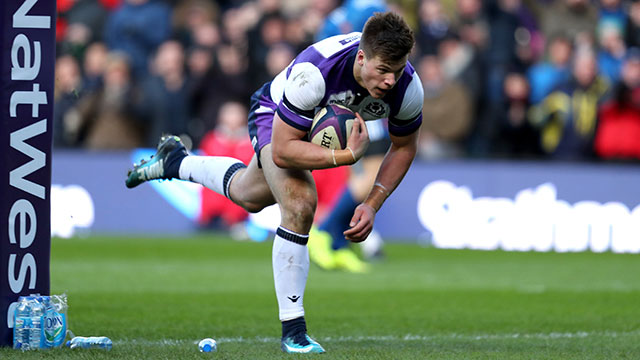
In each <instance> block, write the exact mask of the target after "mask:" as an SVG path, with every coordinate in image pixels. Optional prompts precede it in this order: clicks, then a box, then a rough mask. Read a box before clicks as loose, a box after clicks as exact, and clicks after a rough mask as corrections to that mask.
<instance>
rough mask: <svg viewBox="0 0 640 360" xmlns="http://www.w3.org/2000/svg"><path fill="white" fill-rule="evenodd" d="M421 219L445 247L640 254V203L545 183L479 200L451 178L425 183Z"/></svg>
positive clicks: (420, 212) (419, 208)
mask: <svg viewBox="0 0 640 360" xmlns="http://www.w3.org/2000/svg"><path fill="white" fill-rule="evenodd" d="M417 205H418V209H417V210H418V218H419V220H420V223H421V224H422V225H423V226H424V227H425V228H426V229H427V230H429V231H431V234H432V242H433V245H434V246H436V247H440V248H469V249H483V250H493V249H503V250H513V251H530V250H533V251H552V250H553V251H559V252H566V251H594V252H603V251H613V252H619V253H638V252H640V205H637V206H636V207H635V208H634V209H629V208H628V207H627V206H626V205H625V204H622V203H620V202H614V201H612V202H607V203H605V204H600V203H598V202H596V201H588V200H584V201H579V202H576V203H575V204H573V205H572V204H569V203H568V202H567V201H564V200H560V199H557V189H556V187H555V186H554V185H553V184H552V183H545V184H542V185H539V186H537V187H536V188H532V189H524V190H521V191H520V192H518V193H517V194H516V195H515V198H514V199H509V198H497V197H477V198H474V197H473V194H472V192H471V190H470V189H469V188H468V187H464V186H459V187H458V186H456V185H455V184H454V183H452V182H450V181H446V180H439V181H433V182H431V183H429V184H428V185H427V186H425V187H424V188H423V190H422V192H421V193H420V196H419V198H418V204H417Z"/></svg>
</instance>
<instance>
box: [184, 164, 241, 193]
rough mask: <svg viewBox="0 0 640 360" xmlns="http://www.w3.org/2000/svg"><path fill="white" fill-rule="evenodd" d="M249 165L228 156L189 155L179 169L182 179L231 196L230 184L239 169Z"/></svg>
mask: <svg viewBox="0 0 640 360" xmlns="http://www.w3.org/2000/svg"><path fill="white" fill-rule="evenodd" d="M246 167H247V166H246V165H245V164H243V163H242V162H241V161H239V160H238V159H234V158H231V157H226V156H195V155H192V156H187V157H185V158H184V159H183V160H182V163H181V164H180V169H179V171H178V174H179V177H180V179H182V180H188V181H192V182H196V183H198V184H202V185H204V186H206V187H208V188H209V189H211V190H213V191H215V192H217V193H218V194H220V195H224V196H226V197H229V184H231V179H233V176H235V175H236V173H237V172H238V170H240V169H244V168H246Z"/></svg>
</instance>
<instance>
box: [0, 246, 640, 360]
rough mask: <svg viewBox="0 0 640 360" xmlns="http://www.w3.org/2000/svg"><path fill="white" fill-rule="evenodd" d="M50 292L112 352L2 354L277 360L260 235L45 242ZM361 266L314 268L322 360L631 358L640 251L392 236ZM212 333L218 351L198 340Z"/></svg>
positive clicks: (312, 302) (639, 351) (315, 332)
mask: <svg viewBox="0 0 640 360" xmlns="http://www.w3.org/2000/svg"><path fill="white" fill-rule="evenodd" d="M51 252H52V259H51V287H52V292H53V293H61V292H66V293H67V295H68V300H69V326H70V329H71V330H72V331H73V332H74V333H75V334H76V335H84V336H90V335H96V336H99V335H104V336H109V337H110V338H111V339H112V340H113V342H114V346H113V350H111V351H109V352H105V351H101V350H81V349H78V350H70V349H54V350H49V351H44V352H43V351H40V352H37V353H36V352H32V353H20V352H19V351H14V350H13V349H8V348H4V349H0V358H2V359H5V358H18V357H19V358H24V359H40V358H50V359H68V358H71V359H208V358H215V359H287V358H292V357H295V356H287V355H284V354H282V353H281V352H280V350H279V341H278V337H279V335H280V325H279V322H278V319H277V305H276V300H275V294H274V291H273V283H272V274H271V244H270V243H238V242H234V241H232V240H230V239H228V238H224V237H216V236H213V235H210V236H200V237H193V238H188V239H175V238H160V239H139V238H132V237H120V238H118V237H90V238H87V239H71V240H65V239H54V240H53V241H52V251H51ZM386 254H387V259H386V260H385V261H383V262H381V263H377V264H375V266H374V271H373V272H372V273H371V274H367V275H354V274H346V273H339V272H324V271H322V270H320V269H318V268H317V267H312V268H311V271H310V274H309V281H308V285H307V291H306V297H305V308H306V310H307V323H308V325H309V330H310V334H311V335H312V336H313V337H315V338H316V339H317V340H319V341H320V343H321V344H322V345H323V346H325V348H326V349H327V351H328V353H327V354H324V355H320V356H303V357H305V358H306V357H311V358H316V357H317V358H321V359H504V358H506V359H638V358H640V258H639V257H638V255H616V254H610V253H606V254H591V253H578V254H557V253H507V252H483V251H462V250H449V251H445V250H436V249H428V248H421V247H418V246H416V245H400V244H389V245H387V247H386ZM205 337H213V338H215V339H217V340H218V342H219V350H218V352H217V353H211V354H202V353H199V352H198V350H197V347H196V345H195V342H196V341H197V340H199V339H202V338H205Z"/></svg>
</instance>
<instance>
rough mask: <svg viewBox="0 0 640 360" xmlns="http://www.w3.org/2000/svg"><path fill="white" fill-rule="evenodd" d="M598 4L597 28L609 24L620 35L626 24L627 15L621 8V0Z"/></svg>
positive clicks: (609, 0)
mask: <svg viewBox="0 0 640 360" xmlns="http://www.w3.org/2000/svg"><path fill="white" fill-rule="evenodd" d="M599 3H600V9H599V12H598V27H600V26H602V25H603V24H610V25H612V26H615V27H616V28H617V29H618V30H620V32H621V33H622V31H624V26H625V25H626V23H627V14H626V13H625V11H624V7H623V6H622V0H599Z"/></svg>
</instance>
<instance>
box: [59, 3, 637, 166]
mask: <svg viewBox="0 0 640 360" xmlns="http://www.w3.org/2000/svg"><path fill="white" fill-rule="evenodd" d="M344 1H351V0H344ZM358 1H365V2H366V1H370V0H358ZM339 5H341V4H340V0H58V1H57V7H58V23H57V35H56V40H57V60H56V75H55V77H56V85H55V107H54V146H56V147H59V148H61V147H67V148H90V149H131V148H135V147H155V145H156V143H157V141H158V138H159V136H160V135H161V134H163V133H173V134H180V135H184V136H183V138H185V139H189V141H190V142H191V145H192V146H193V147H194V148H197V147H201V148H204V149H210V148H211V144H215V143H218V142H222V143H224V144H227V143H226V142H225V140H221V139H220V138H221V137H222V138H224V137H227V136H229V137H231V140H233V141H235V140H237V141H239V142H242V140H243V137H244V140H245V142H246V140H247V139H248V135H247V133H246V127H244V126H242V125H240V126H239V125H238V124H237V123H236V122H237V118H238V116H237V114H246V112H247V109H246V106H247V105H248V103H249V97H250V96H251V94H252V93H253V92H254V91H255V90H256V89H258V88H259V87H260V86H261V85H262V84H263V83H264V82H265V81H268V80H270V79H271V78H273V77H274V76H275V75H276V74H277V73H278V72H280V71H281V70H282V69H283V68H285V67H286V66H287V65H288V64H289V62H290V61H291V60H292V59H293V58H294V56H295V55H296V54H297V53H298V52H299V51H301V50H302V49H304V48H305V47H307V46H308V45H310V44H312V43H313V42H314V41H316V40H318V38H319V37H321V36H322V35H319V34H322V30H324V29H325V28H326V25H325V20H326V19H327V17H328V15H329V14H330V13H331V11H332V10H334V9H335V8H336V7H338V6H339ZM387 5H388V7H389V8H390V9H392V10H394V11H397V12H399V13H401V14H403V15H404V16H405V18H406V19H407V20H408V21H409V23H410V24H411V25H412V26H413V27H414V30H415V34H416V40H417V43H416V47H415V50H414V51H413V53H412V55H411V58H410V61H411V63H412V65H413V66H414V67H415V68H416V69H417V71H418V73H419V75H420V78H421V80H422V82H423V87H424V96H425V99H424V112H423V116H424V120H423V126H422V129H421V135H420V154H419V157H420V158H421V159H427V160H433V159H447V158H455V157H473V158H487V157H498V158H553V159H575V160H593V159H620V160H639V159H640V1H638V0H634V1H629V0H484V1H483V0H389V2H388V3H387ZM359 30H361V29H341V31H343V32H348V31H359ZM242 106H244V107H245V108H244V109H242ZM230 113H232V114H233V116H231V115H229V114H230ZM225 117H232V118H233V120H231V121H228V120H223V119H224V118H225ZM245 121H246V119H245ZM230 122H233V124H232V125H229V123H230ZM238 139H239V140H238ZM233 141H232V142H233ZM234 144H235V143H234ZM245 145H247V146H250V144H245ZM229 146H231V145H229ZM234 146H235V145H234Z"/></svg>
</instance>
